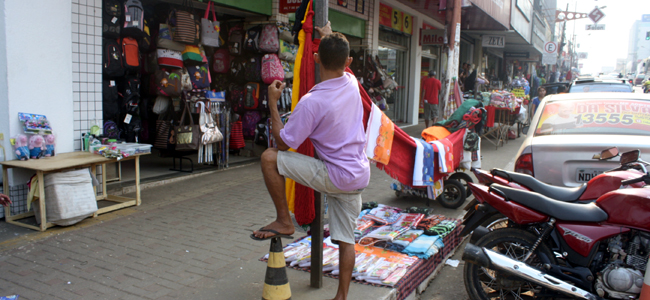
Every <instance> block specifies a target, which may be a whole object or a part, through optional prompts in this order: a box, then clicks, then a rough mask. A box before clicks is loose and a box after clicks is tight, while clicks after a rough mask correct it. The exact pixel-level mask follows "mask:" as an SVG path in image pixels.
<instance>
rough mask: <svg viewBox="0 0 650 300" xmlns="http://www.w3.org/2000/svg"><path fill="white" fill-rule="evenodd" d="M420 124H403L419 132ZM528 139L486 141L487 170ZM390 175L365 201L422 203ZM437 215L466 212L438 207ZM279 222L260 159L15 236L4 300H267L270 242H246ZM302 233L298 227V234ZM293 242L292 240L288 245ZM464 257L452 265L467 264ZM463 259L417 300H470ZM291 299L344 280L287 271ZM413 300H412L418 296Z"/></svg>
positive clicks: (355, 287)
mask: <svg viewBox="0 0 650 300" xmlns="http://www.w3.org/2000/svg"><path fill="white" fill-rule="evenodd" d="M423 128H424V125H423V124H420V125H417V126H412V127H408V128H405V131H406V132H407V133H409V134H411V135H412V136H419V133H420V132H421V130H422V129H423ZM522 140H523V137H522V138H519V139H517V140H513V141H510V142H509V143H508V144H507V145H505V146H504V147H500V148H498V149H495V147H494V146H493V145H492V144H490V143H488V142H486V141H483V143H482V155H483V167H484V168H491V167H506V165H508V163H510V162H511V161H513V156H514V154H515V153H516V151H517V149H518V145H519V144H520V143H521V141H522ZM391 182H392V179H391V178H390V177H389V176H388V175H386V174H385V173H384V172H383V171H380V170H378V169H377V168H374V167H373V168H372V176H371V182H370V185H369V186H368V188H367V189H366V190H365V191H364V193H363V200H364V201H377V202H379V203H384V204H387V205H392V206H397V207H401V208H407V207H411V206H424V205H425V203H426V200H425V199H421V198H417V197H400V198H397V197H396V196H395V194H394V192H393V191H392V190H391V189H390V183H391ZM431 206H432V207H433V208H434V209H435V212H436V213H438V214H444V215H446V216H451V217H460V216H462V213H463V212H462V211H461V209H458V210H450V209H445V208H443V207H441V206H440V205H439V204H438V203H436V202H433V201H432V204H431ZM274 218H275V212H274V208H273V205H272V202H271V199H270V197H269V195H268V193H267V191H266V188H265V186H264V181H263V178H262V174H261V172H260V166H259V163H258V162H256V163H252V164H248V165H244V166H240V167H236V168H231V169H228V170H225V171H222V172H215V173H211V174H208V175H203V176H198V177H194V178H191V179H188V180H184V181H177V182H173V183H170V184H167V185H163V186H157V187H153V188H150V189H147V190H144V191H143V192H142V205H141V206H139V207H131V208H125V209H122V210H119V211H115V212H111V213H108V214H104V215H101V216H99V217H97V218H93V219H86V220H84V221H83V222H81V223H79V224H77V225H75V226H71V227H67V228H63V227H55V228H51V229H49V230H48V231H47V232H44V233H42V232H35V231H32V232H27V233H25V231H24V230H22V229H19V228H17V227H15V226H13V225H9V224H6V223H2V224H1V226H0V229H1V230H3V231H6V232H15V235H13V236H12V235H11V234H4V235H2V237H1V238H2V239H1V240H0V296H6V295H13V294H18V295H20V299H21V300H23V299H260V298H261V295H262V289H263V283H264V274H265V270H266V264H265V263H263V262H260V261H259V258H260V257H262V256H263V255H264V254H266V253H267V252H268V247H269V242H268V241H266V242H257V241H253V240H251V239H250V238H249V235H250V233H251V231H252V230H256V229H258V228H260V227H262V226H264V225H266V224H268V223H270V222H271V221H273V220H274ZM303 235H305V233H303V232H301V231H300V230H297V231H296V233H295V235H294V236H295V237H301V236H303ZM286 242H287V240H285V243H286ZM459 255H460V251H459V252H457V254H456V256H455V257H454V259H459V258H460V256H459ZM462 266H463V264H462V262H461V265H460V266H458V267H457V268H452V267H449V266H446V267H444V268H443V269H442V271H441V272H440V275H439V276H438V277H437V279H436V280H434V281H433V282H432V283H431V285H430V286H429V287H428V288H427V290H426V291H425V292H424V293H423V294H422V295H421V296H420V299H427V300H429V299H465V298H467V296H466V293H465V290H464V286H463V281H462V274H461V272H460V271H461V270H462ZM287 273H288V277H289V281H290V284H291V288H292V292H293V299H327V298H328V297H329V298H331V297H333V296H334V294H335V291H336V285H337V281H336V280H334V279H330V278H325V279H324V285H323V288H321V289H313V288H310V287H309V273H307V272H301V271H296V270H292V269H287ZM394 297H395V295H394V291H392V290H391V289H388V288H378V287H370V286H366V285H360V284H354V283H353V284H352V286H351V289H350V296H349V299H394ZM413 298H415V297H413Z"/></svg>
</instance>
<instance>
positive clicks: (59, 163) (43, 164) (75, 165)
mask: <svg viewBox="0 0 650 300" xmlns="http://www.w3.org/2000/svg"><path fill="white" fill-rule="evenodd" d="M146 154H149V153H140V154H134V155H130V156H128V157H125V158H122V159H121V160H120V161H125V160H134V161H135V194H136V196H135V198H126V197H121V196H114V195H108V193H107V192H106V172H105V170H106V165H107V164H110V163H114V162H117V159H115V158H106V157H104V156H101V155H98V154H94V153H90V152H70V153H62V154H58V155H56V156H53V157H50V158H46V159H38V160H35V159H32V160H26V161H21V160H10V161H4V162H0V165H2V175H3V178H9V177H8V170H9V169H10V168H21V169H26V170H32V171H36V176H37V178H38V187H37V188H38V191H39V195H40V196H39V208H40V209H39V214H40V220H41V224H40V225H39V226H34V225H30V224H26V223H23V222H18V221H17V220H19V219H24V218H28V217H31V216H34V212H33V211H30V212H26V213H22V214H18V215H13V216H12V215H11V207H10V206H7V207H5V221H6V222H7V223H10V224H14V225H18V226H22V227H26V228H29V229H34V230H40V231H45V230H47V228H50V227H53V226H56V225H55V224H52V223H48V222H47V214H46V209H45V201H46V199H45V188H44V185H45V180H44V178H43V176H44V175H45V174H48V173H56V172H62V171H66V170H72V169H80V168H90V170H91V173H92V174H94V175H96V174H97V166H101V167H102V193H101V194H100V195H97V196H96V200H97V201H101V200H106V201H111V202H115V204H113V205H110V206H106V207H102V208H100V209H99V210H97V211H96V212H95V214H94V217H97V215H99V214H103V213H107V212H110V211H114V210H117V209H121V208H124V207H129V206H139V205H140V203H141V198H140V156H142V155H146ZM3 184H4V185H3V188H4V190H5V191H8V190H9V181H8V180H4V183H3ZM95 194H97V190H96V187H95Z"/></svg>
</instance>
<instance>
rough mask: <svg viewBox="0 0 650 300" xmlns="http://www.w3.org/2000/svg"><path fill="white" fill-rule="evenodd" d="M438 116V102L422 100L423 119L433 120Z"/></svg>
mask: <svg viewBox="0 0 650 300" xmlns="http://www.w3.org/2000/svg"><path fill="white" fill-rule="evenodd" d="M437 117H438V104H429V103H427V102H424V119H425V120H433V119H435V118H437Z"/></svg>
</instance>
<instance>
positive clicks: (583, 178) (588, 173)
mask: <svg viewBox="0 0 650 300" xmlns="http://www.w3.org/2000/svg"><path fill="white" fill-rule="evenodd" d="M605 171H606V170H603V169H578V171H577V172H576V182H587V181H589V180H591V179H592V178H594V177H596V176H598V174H601V173H603V172H605Z"/></svg>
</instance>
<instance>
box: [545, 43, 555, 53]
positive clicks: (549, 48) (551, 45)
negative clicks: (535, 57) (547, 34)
mask: <svg viewBox="0 0 650 300" xmlns="http://www.w3.org/2000/svg"><path fill="white" fill-rule="evenodd" d="M546 53H548V54H557V43H556V42H546V44H544V54H546Z"/></svg>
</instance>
